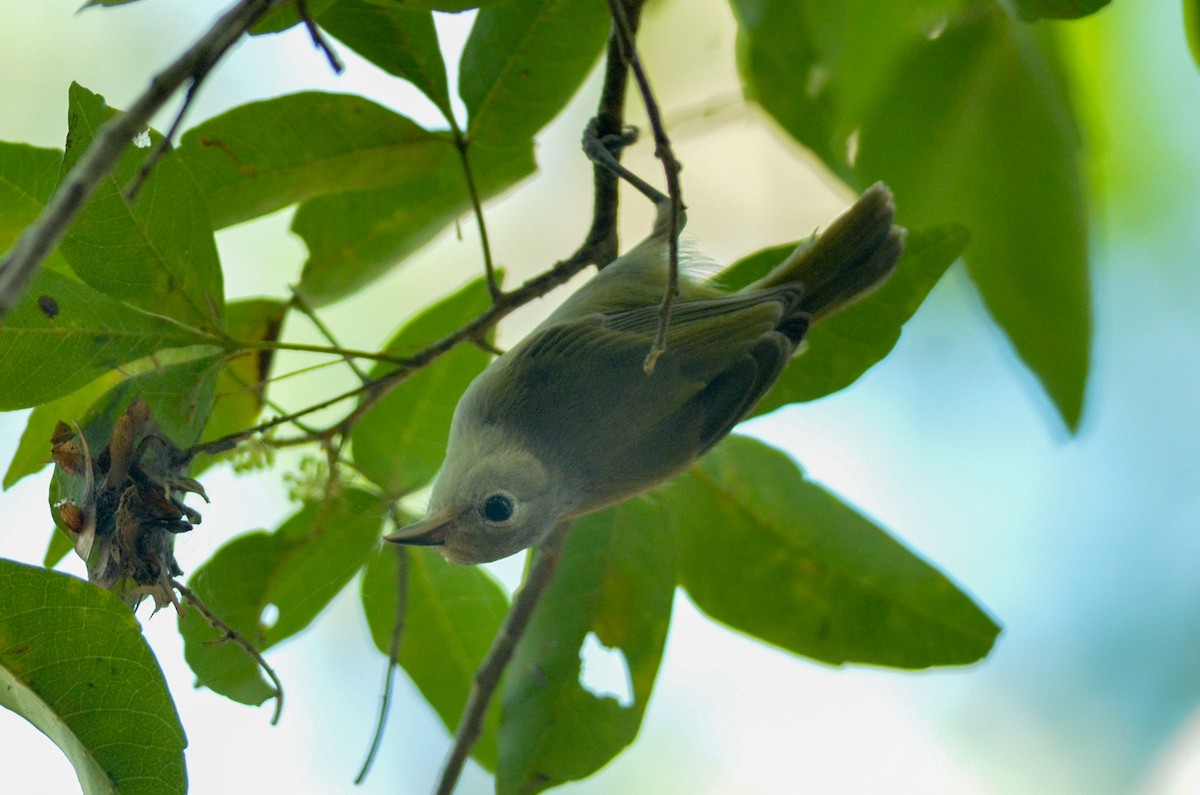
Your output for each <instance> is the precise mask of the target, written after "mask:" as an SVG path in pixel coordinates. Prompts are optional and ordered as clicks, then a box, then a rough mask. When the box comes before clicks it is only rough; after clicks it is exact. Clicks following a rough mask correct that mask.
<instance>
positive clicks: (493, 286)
mask: <svg viewBox="0 0 1200 795" xmlns="http://www.w3.org/2000/svg"><path fill="white" fill-rule="evenodd" d="M454 146H455V148H456V149H457V150H458V157H459V160H460V161H461V162H462V169H463V176H464V178H465V179H466V181H467V191H468V193H470V195H471V210H472V211H473V212H474V213H475V225H476V226H477V227H479V245H480V247H481V248H482V249H483V271H484V273H485V274H486V275H487V288H488V294H489V295H491V296H492V303H496V302H497V301H499V300H500V299H501V298H502V297H503V292H502V291H501V290H500V284H499V283H498V282H497V281H496V266H495V265H494V264H493V263H492V246H491V244H490V243H489V242H488V232H487V224H485V223H484V221H483V204H482V203H481V202H480V201H479V189H478V188H477V187H476V185H475V171H474V169H472V168H471V158H470V155H469V154H468V153H467V150H468V142H467V138H466V136H465V135H463V134H462V133H461V132H459V131H458V130H457V129H456V130H455V131H454Z"/></svg>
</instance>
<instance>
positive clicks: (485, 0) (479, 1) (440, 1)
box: [368, 0, 508, 14]
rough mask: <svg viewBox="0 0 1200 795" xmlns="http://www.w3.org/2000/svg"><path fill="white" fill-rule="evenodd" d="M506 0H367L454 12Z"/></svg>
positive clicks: (403, 6)
mask: <svg viewBox="0 0 1200 795" xmlns="http://www.w3.org/2000/svg"><path fill="white" fill-rule="evenodd" d="M507 1H508V0H368V2H370V3H374V4H375V5H381V6H391V7H399V8H409V9H413V10H415V11H445V12H448V13H452V14H456V13H458V12H460V11H466V10H468V9H471V8H483V7H486V6H490V5H495V4H497V3H503V2H507Z"/></svg>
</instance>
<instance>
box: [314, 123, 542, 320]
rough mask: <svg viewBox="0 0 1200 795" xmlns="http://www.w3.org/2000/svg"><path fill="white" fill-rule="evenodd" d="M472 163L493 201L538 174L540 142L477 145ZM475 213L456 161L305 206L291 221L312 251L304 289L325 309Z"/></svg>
mask: <svg viewBox="0 0 1200 795" xmlns="http://www.w3.org/2000/svg"><path fill="white" fill-rule="evenodd" d="M471 165H472V168H473V170H474V174H475V180H476V184H477V185H478V187H479V192H480V194H481V198H482V199H483V200H486V199H488V198H490V197H492V196H495V195H497V194H498V193H500V192H501V191H503V190H506V189H507V188H509V187H511V186H512V185H513V184H514V183H516V182H517V181H518V180H520V179H522V178H524V177H526V176H528V175H529V174H532V173H533V170H534V162H533V144H532V142H530V141H524V142H521V143H519V144H516V145H514V146H512V147H509V148H504V149H497V148H493V147H490V146H487V145H474V146H472V147H471ZM470 207H471V202H470V194H469V193H468V191H467V183H466V180H465V177H464V176H463V170H462V165H461V163H460V162H459V159H458V157H457V155H453V156H449V157H446V158H444V159H442V160H439V161H438V162H437V163H433V164H431V165H430V168H429V169H428V171H427V172H425V173H423V174H421V175H420V176H419V177H414V178H413V179H412V180H409V181H407V182H403V183H398V184H396V185H394V186H392V187H389V188H381V189H378V190H364V191H352V192H349V193H341V194H337V195H333V196H323V197H320V198H317V199H313V200H311V201H308V202H305V203H304V204H302V205H300V209H298V210H297V211H296V217H295V219H293V221H292V231H294V232H295V233H296V234H297V235H299V236H300V237H301V238H302V239H303V240H304V243H305V245H306V246H308V252H309V257H308V261H307V262H305V263H304V271H303V273H302V275H301V277H300V289H301V290H302V291H303V293H304V295H305V297H307V298H308V300H309V301H311V302H313V303H314V304H318V305H319V304H325V303H329V302H331V301H335V300H337V299H338V298H342V297H345V296H347V295H350V294H352V293H354V292H355V291H357V290H360V289H362V288H363V287H365V286H366V285H368V284H370V283H371V282H372V281H374V280H375V279H377V278H379V277H380V276H382V275H383V274H384V273H386V272H387V271H388V270H389V269H391V268H392V267H394V266H395V265H397V264H398V263H400V262H401V261H402V260H403V259H404V258H405V257H407V256H408V255H409V254H412V253H413V252H415V251H417V250H418V249H419V248H421V247H422V246H424V245H425V244H426V243H428V242H430V241H431V240H432V239H433V238H434V237H435V236H437V235H438V234H439V233H440V232H442V231H444V230H445V229H446V228H447V227H449V226H450V225H451V224H452V223H453V222H454V221H455V220H456V219H457V218H459V217H460V216H461V215H462V214H463V213H465V212H467V211H468V210H469V209H470ZM481 262H482V260H481Z"/></svg>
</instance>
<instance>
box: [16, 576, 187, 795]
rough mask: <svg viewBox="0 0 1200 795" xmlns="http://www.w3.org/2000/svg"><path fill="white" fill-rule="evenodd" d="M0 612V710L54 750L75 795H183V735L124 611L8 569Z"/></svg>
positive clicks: (116, 603) (101, 598)
mask: <svg viewBox="0 0 1200 795" xmlns="http://www.w3.org/2000/svg"><path fill="white" fill-rule="evenodd" d="M0 604H3V605H4V610H2V611H0V706H4V707H6V708H8V709H10V710H12V711H14V712H16V713H17V714H18V715H21V716H22V717H24V718H25V719H26V720H28V721H29V722H30V723H32V724H33V725H34V726H36V727H37V728H38V729H40V730H41V731H42V732H43V733H44V734H45V735H46V736H47V737H49V738H50V739H51V740H53V741H54V743H55V744H56V745H58V747H59V748H61V749H62V752H63V753H64V754H66V756H67V758H68V759H69V760H70V761H71V764H72V765H73V766H74V768H75V773H76V775H78V776H79V784H80V787H81V788H82V790H83V792H84V793H85V795H143V794H144V795H171V793H180V795H182V793H184V792H186V791H187V772H186V768H185V766H184V759H183V749H184V746H186V745H187V740H186V739H185V738H184V735H183V727H182V726H180V725H179V716H178V715H177V714H176V712H175V705H174V703H173V702H172V701H171V694H170V693H169V692H168V690H167V683H166V680H165V679H164V678H163V675H162V671H161V670H160V669H159V667H158V661H157V660H155V659H154V654H153V652H151V651H150V647H149V646H148V645H147V644H146V641H145V639H144V638H143V637H142V633H141V628H140V627H139V626H138V622H137V620H136V619H134V617H133V614H132V613H130V612H129V610H128V608H126V607H125V606H124V605H123V604H121V602H120V600H119V599H117V598H116V597H114V596H113V595H112V594H110V593H108V592H107V591H104V590H103V589H101V588H97V587H96V586H93V585H89V584H88V583H86V582H83V581H82V580H79V579H76V578H75V577H69V576H67V575H65V574H58V573H56V572H52V571H47V570H45V569H40V568H35V567H32V566H25V565H22V564H19V563H14V562H12V561H8V560H0ZM10 783H12V782H10Z"/></svg>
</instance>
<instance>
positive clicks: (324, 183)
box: [179, 91, 457, 227]
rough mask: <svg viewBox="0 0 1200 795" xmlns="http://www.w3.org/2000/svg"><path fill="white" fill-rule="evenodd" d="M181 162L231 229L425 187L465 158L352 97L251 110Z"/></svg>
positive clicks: (276, 102) (194, 132)
mask: <svg viewBox="0 0 1200 795" xmlns="http://www.w3.org/2000/svg"><path fill="white" fill-rule="evenodd" d="M179 156H180V159H181V160H182V161H183V163H184V164H185V165H186V166H187V167H188V169H189V170H190V171H191V172H192V174H193V175H194V176H195V179H196V184H197V185H198V186H199V188H200V190H201V191H202V192H203V194H204V199H205V202H206V203H207V205H208V211H209V214H210V215H211V216H212V219H213V223H214V224H215V225H216V226H217V227H225V226H229V225H230V224H236V223H239V222H241V221H245V220H248V219H250V218H255V217H258V216H260V215H265V214H267V213H270V212H273V211H275V210H278V209H280V208H282V207H286V206H288V205H290V204H295V203H296V202H301V201H305V200H306V199H310V198H312V197H314V196H321V195H324V194H328V193H338V192H342V191H348V190H357V189H362V188H378V187H382V186H385V185H392V184H395V183H403V182H415V181H420V180H421V179H423V178H424V175H426V174H427V173H428V172H429V171H430V169H432V168H435V167H436V165H437V164H438V163H441V162H442V161H444V160H447V159H455V158H457V155H456V154H455V151H454V145H453V142H452V141H451V139H450V137H449V136H448V135H447V134H445V133H436V132H430V131H428V130H426V129H424V128H422V127H420V126H418V125H417V124H415V123H413V122H412V121H410V120H409V119H407V118H405V117H404V116H401V115H400V114H398V113H394V112H393V111H390V110H388V109H387V108H384V107H382V106H380V105H376V104H375V103H374V102H371V101H369V100H366V99H363V98H362V97H358V96H354V95H352V94H325V93H321V92H316V91H306V92H303V93H299V94H289V95H286V96H282V97H275V98H274V99H266V100H262V101H260V102H251V103H248V104H245V105H239V106H238V107H236V108H234V109H232V110H230V111H227V112H226V113H223V114H221V115H220V116H216V117H214V118H212V119H209V120H208V121H206V122H204V123H203V124H201V125H199V126H197V127H195V128H193V129H191V130H189V131H188V132H187V133H186V134H185V135H184V136H183V140H182V141H181V142H180V149H179Z"/></svg>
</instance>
